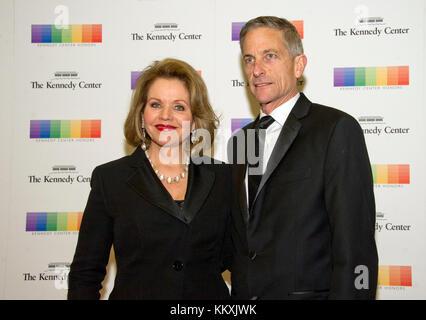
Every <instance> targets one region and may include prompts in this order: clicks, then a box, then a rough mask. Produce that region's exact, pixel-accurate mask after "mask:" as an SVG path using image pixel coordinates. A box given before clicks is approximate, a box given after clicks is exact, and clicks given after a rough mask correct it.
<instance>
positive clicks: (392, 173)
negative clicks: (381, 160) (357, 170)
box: [371, 164, 410, 184]
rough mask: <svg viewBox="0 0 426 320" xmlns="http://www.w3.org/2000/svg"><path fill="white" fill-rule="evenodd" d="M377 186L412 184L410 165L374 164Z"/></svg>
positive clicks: (372, 167) (374, 179)
mask: <svg viewBox="0 0 426 320" xmlns="http://www.w3.org/2000/svg"><path fill="white" fill-rule="evenodd" d="M371 169H372V171H373V181H374V183H375V184H410V165H409V164H373V165H371Z"/></svg>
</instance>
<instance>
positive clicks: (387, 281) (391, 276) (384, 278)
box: [378, 266, 412, 287]
mask: <svg viewBox="0 0 426 320" xmlns="http://www.w3.org/2000/svg"><path fill="white" fill-rule="evenodd" d="M378 285H379V286H395V287H411V286H412V278H411V266H379V279H378Z"/></svg>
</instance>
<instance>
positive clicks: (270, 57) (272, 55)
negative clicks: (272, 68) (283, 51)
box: [266, 53, 275, 59]
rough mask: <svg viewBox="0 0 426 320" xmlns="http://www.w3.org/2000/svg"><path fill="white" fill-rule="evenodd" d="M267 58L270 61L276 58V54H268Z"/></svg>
mask: <svg viewBox="0 0 426 320" xmlns="http://www.w3.org/2000/svg"><path fill="white" fill-rule="evenodd" d="M266 57H267V58H268V59H272V58H274V57H275V54H274V53H268V54H267V55H266Z"/></svg>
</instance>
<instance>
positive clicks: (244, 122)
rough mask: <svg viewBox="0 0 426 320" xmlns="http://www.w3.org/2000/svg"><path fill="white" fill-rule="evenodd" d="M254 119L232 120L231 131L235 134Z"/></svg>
mask: <svg viewBox="0 0 426 320" xmlns="http://www.w3.org/2000/svg"><path fill="white" fill-rule="evenodd" d="M252 121H253V119H252V118H239V119H231V131H232V134H234V132H235V131H237V130H239V129H241V128H243V127H245V126H246V125H248V124H249V123H250V122H252Z"/></svg>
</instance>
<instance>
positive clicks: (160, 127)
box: [155, 124, 176, 131]
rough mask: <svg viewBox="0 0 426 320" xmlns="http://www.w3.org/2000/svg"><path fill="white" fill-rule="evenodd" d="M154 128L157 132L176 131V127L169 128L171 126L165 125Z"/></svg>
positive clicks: (157, 125)
mask: <svg viewBox="0 0 426 320" xmlns="http://www.w3.org/2000/svg"><path fill="white" fill-rule="evenodd" d="M155 127H156V128H157V130H159V131H163V130H175V129H176V127H174V126H171V125H167V124H156V125H155Z"/></svg>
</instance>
